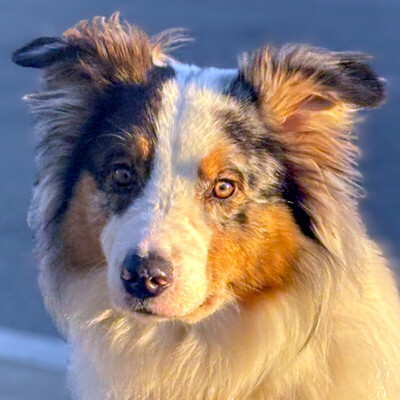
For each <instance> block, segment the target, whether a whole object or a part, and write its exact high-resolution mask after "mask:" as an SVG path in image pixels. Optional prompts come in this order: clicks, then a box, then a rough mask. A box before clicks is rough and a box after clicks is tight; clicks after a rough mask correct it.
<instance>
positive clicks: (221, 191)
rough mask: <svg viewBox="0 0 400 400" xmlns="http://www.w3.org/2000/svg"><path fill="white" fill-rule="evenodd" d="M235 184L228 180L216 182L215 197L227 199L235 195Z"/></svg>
mask: <svg viewBox="0 0 400 400" xmlns="http://www.w3.org/2000/svg"><path fill="white" fill-rule="evenodd" d="M235 189H236V187H235V184H234V183H233V182H232V181H229V180H227V179H223V180H220V181H218V182H216V184H215V185H214V189H213V195H214V196H215V197H218V198H219V199H227V198H229V197H231V196H232V195H233V193H235Z"/></svg>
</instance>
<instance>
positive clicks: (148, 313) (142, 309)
mask: <svg viewBox="0 0 400 400" xmlns="http://www.w3.org/2000/svg"><path fill="white" fill-rule="evenodd" d="M216 301H217V298H216V296H214V295H210V296H208V297H207V298H206V299H205V300H204V301H203V303H201V304H200V306H198V307H197V308H196V309H195V310H194V311H192V312H190V313H188V314H184V315H165V314H160V313H157V312H154V311H153V310H151V308H149V307H146V306H144V305H140V306H137V307H134V308H133V309H132V311H133V312H134V313H135V314H137V315H139V316H141V317H143V318H149V319H151V318H153V319H156V320H161V321H162V320H176V319H181V320H188V321H190V320H192V319H193V317H194V316H196V314H198V313H199V312H201V311H202V310H203V309H204V308H206V307H208V306H210V305H212V304H213V303H215V302H216ZM195 320H196V318H195Z"/></svg>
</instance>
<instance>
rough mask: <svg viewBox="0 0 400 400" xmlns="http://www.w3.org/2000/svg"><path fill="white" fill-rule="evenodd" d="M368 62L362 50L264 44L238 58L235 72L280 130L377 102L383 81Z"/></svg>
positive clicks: (373, 104)
mask: <svg viewBox="0 0 400 400" xmlns="http://www.w3.org/2000/svg"><path fill="white" fill-rule="evenodd" d="M368 60H369V57H368V56H366V55H364V54H362V53H350V52H349V53H346V52H330V51H327V50H324V49H319V48H313V47H309V46H305V45H286V46H283V47H278V48H275V47H264V48H262V49H260V50H257V51H255V52H253V53H252V54H250V55H248V54H245V55H244V56H242V57H241V59H240V66H239V74H240V77H241V78H242V79H243V80H245V81H246V82H248V83H250V84H251V85H252V87H253V88H254V90H255V91H256V93H257V95H258V98H259V102H260V107H261V108H264V109H265V110H266V112H268V113H269V114H271V115H272V117H273V118H275V119H276V121H277V123H278V124H281V127H282V128H284V129H285V128H289V129H290V128H292V124H291V123H290V122H292V123H296V122H298V123H300V122H302V121H303V122H304V120H305V119H307V118H313V117H315V116H317V114H318V112H319V111H324V110H328V109H333V108H335V107H336V106H341V107H347V108H349V109H358V108H370V107H376V106H378V105H380V104H381V103H382V102H383V101H384V99H385V81H384V80H383V79H382V78H379V77H378V76H377V75H376V73H375V72H374V71H373V70H372V68H371V67H370V66H369V65H368ZM293 118H294V120H293ZM285 124H286V125H285Z"/></svg>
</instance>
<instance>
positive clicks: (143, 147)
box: [135, 134, 152, 159]
mask: <svg viewBox="0 0 400 400" xmlns="http://www.w3.org/2000/svg"><path fill="white" fill-rule="evenodd" d="M135 139H136V143H137V148H138V149H139V152H140V154H141V156H142V157H143V158H144V159H147V158H148V157H149V155H150V152H151V148H152V144H151V142H150V140H149V138H148V136H147V135H145V134H137V135H135Z"/></svg>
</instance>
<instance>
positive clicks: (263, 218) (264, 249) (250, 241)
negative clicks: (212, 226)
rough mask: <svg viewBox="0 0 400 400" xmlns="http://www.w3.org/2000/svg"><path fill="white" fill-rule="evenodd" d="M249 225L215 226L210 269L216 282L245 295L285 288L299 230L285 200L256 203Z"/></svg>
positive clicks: (210, 253) (291, 271)
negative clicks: (281, 202)
mask: <svg viewBox="0 0 400 400" xmlns="http://www.w3.org/2000/svg"><path fill="white" fill-rule="evenodd" d="M247 216H248V223H247V224H246V227H245V228H243V227H237V228H236V229H234V230H232V229H229V231H225V230H223V229H216V230H215V231H214V235H213V238H212V240H211V245H210V250H209V258H208V271H209V274H210V279H211V280H212V282H213V284H214V285H215V286H219V285H221V282H223V284H225V285H228V286H229V287H230V288H231V289H232V291H233V293H234V294H235V295H236V296H237V297H239V298H242V299H248V298H249V297H254V296H255V295H258V294H260V293H262V292H264V291H265V290H268V289H273V288H275V289H276V288H282V287H283V286H284V285H285V283H287V282H288V281H289V280H290V277H291V276H292V273H293V270H292V265H294V261H295V257H296V253H297V250H298V247H299V240H300V233H299V231H298V228H297V226H296V224H295V222H294V221H293V218H292V217H291V215H290V211H289V210H288V209H287V208H286V206H284V205H282V204H274V205H270V206H265V205H254V206H253V207H250V208H249V210H248V213H247Z"/></svg>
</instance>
